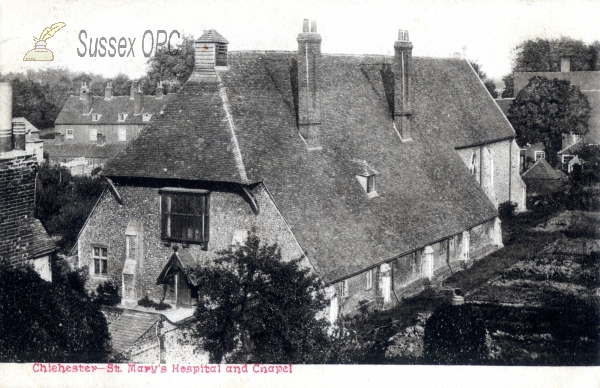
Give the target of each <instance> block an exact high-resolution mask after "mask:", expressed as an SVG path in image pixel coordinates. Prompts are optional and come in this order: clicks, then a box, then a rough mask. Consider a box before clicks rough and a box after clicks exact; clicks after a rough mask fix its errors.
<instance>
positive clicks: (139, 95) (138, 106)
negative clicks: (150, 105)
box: [133, 85, 144, 115]
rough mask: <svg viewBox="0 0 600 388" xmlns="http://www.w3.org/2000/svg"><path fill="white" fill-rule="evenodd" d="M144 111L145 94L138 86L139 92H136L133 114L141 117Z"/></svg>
mask: <svg viewBox="0 0 600 388" xmlns="http://www.w3.org/2000/svg"><path fill="white" fill-rule="evenodd" d="M142 109H144V92H142V90H141V89H140V86H139V85H138V90H137V91H136V92H135V95H134V98H133V114H134V115H141V114H142Z"/></svg>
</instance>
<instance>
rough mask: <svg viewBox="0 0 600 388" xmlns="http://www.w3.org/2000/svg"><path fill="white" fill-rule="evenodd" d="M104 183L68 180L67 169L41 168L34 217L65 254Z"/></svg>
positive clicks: (95, 179)
mask: <svg viewBox="0 0 600 388" xmlns="http://www.w3.org/2000/svg"><path fill="white" fill-rule="evenodd" d="M105 185H106V183H105V182H104V180H103V179H102V178H101V177H99V176H95V177H89V176H72V175H71V174H70V172H69V170H68V169H66V168H63V167H54V166H49V165H47V164H43V165H42V166H41V167H40V169H39V171H38V176H37V185H36V204H35V216H36V217H37V218H39V220H40V221H41V222H42V224H43V225H44V226H45V227H46V228H47V229H48V232H49V233H50V235H52V236H59V237H60V240H59V241H58V243H57V245H58V246H59V248H60V249H61V250H62V251H63V252H66V251H68V250H69V249H70V248H71V247H72V246H73V244H74V243H75V241H76V239H77V235H78V233H79V231H80V229H81V228H82V227H83V224H84V223H85V220H86V219H87V217H88V215H89V213H90V211H91V210H92V208H93V207H94V205H95V204H96V202H97V200H98V197H99V196H100V194H101V193H102V191H103V190H104V188H105Z"/></svg>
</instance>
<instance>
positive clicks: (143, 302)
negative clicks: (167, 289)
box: [138, 295, 171, 310]
mask: <svg viewBox="0 0 600 388" xmlns="http://www.w3.org/2000/svg"><path fill="white" fill-rule="evenodd" d="M138 305H139V306H142V307H146V308H153V309H155V310H168V309H170V308H171V305H170V304H168V303H165V302H163V301H160V303H156V302H155V301H153V300H151V299H150V298H148V295H146V296H144V297H143V298H142V299H140V300H138Z"/></svg>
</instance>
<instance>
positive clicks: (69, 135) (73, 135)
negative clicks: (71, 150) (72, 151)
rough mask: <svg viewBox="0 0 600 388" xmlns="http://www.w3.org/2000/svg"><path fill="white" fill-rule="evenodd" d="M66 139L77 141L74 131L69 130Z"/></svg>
mask: <svg viewBox="0 0 600 388" xmlns="http://www.w3.org/2000/svg"><path fill="white" fill-rule="evenodd" d="M65 139H66V140H70V141H73V140H74V139H75V132H74V131H73V130H72V129H67V134H66V136H65Z"/></svg>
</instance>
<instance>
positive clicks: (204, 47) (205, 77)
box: [191, 30, 229, 82]
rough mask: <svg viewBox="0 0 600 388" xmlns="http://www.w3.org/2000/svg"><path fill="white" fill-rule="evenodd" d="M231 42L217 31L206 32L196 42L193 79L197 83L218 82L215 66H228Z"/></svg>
mask: <svg viewBox="0 0 600 388" xmlns="http://www.w3.org/2000/svg"><path fill="white" fill-rule="evenodd" d="M228 44H229V42H228V41H227V39H225V38H223V37H222V36H221V35H220V34H219V33H218V32H217V31H216V30H208V31H204V33H203V34H202V36H201V37H200V38H198V39H197V40H196V41H195V42H194V72H193V73H192V77H191V79H193V80H195V81H197V82H217V81H218V77H217V72H216V71H215V66H227V45H228Z"/></svg>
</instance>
